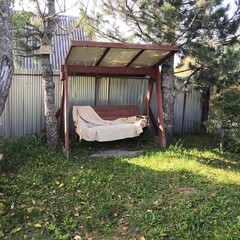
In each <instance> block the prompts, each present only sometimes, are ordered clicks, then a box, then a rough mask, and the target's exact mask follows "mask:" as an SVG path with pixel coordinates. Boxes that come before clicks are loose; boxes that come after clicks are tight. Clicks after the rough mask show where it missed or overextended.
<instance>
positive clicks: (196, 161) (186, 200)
mask: <svg viewBox="0 0 240 240" xmlns="http://www.w3.org/2000/svg"><path fill="white" fill-rule="evenodd" d="M71 148H72V151H71V152H72V155H71V158H70V159H69V160H66V159H65V158H64V157H63V156H62V153H61V149H60V147H59V150H58V151H57V152H56V153H52V152H50V151H49V150H48V149H47V147H46V146H45V144H44V139H42V138H41V137H36V136H28V137H24V138H20V139H17V140H8V139H1V140H0V152H2V153H4V165H3V169H2V173H1V195H0V214H1V216H0V219H1V222H0V236H2V238H3V239H16V240H18V239H41V240H43V239H48V240H49V239H89V240H90V239H92V240H95V239H97V240H101V239H104V240H108V239H109V240H111V239H113V240H115V239H124V240H125V239H126V240H129V239H133V240H134V239H147V240H149V239H153V240H157V239H162V240H163V239H174V240H175V239H193V240H196V239H201V240H202V239H209V240H212V239H223V240H226V239H240V174H239V166H240V157H239V156H237V155H234V154H231V153H228V152H226V153H222V152H220V151H219V150H218V149H217V144H216V141H214V138H212V136H207V135H192V136H190V135H189V136H179V137H176V138H175V139H174V143H173V145H171V146H170V147H169V148H168V149H167V150H166V151H163V150H161V149H159V148H158V147H157V146H156V145H155V144H154V143H152V142H151V141H150V140H149V139H148V138H146V137H141V138H138V139H129V140H124V141H117V142H112V143H108V144H106V143H87V142H81V143H78V142H74V141H72V142H71ZM116 148H119V149H128V150H129V149H130V150H133V149H145V150H146V151H145V153H144V154H143V155H141V156H138V157H124V158H91V157H90V154H91V153H93V152H96V151H99V150H106V149H116ZM0 238H1V237H0Z"/></svg>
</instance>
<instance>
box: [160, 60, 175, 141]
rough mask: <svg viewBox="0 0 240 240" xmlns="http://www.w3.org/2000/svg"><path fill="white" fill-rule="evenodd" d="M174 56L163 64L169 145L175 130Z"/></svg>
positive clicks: (163, 87) (164, 101) (167, 139)
mask: <svg viewBox="0 0 240 240" xmlns="http://www.w3.org/2000/svg"><path fill="white" fill-rule="evenodd" d="M173 61H174V58H173V57H172V58H170V59H169V60H168V61H167V62H166V63H165V64H163V66H162V74H163V78H162V95H163V112H164V124H165V134H166V141H167V145H169V144H170V143H171V142H172V137H173V131H174V65H173Z"/></svg>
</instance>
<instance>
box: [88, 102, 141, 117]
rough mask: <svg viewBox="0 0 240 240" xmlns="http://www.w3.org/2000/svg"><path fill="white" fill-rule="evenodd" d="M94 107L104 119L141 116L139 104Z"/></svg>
mask: <svg viewBox="0 0 240 240" xmlns="http://www.w3.org/2000/svg"><path fill="white" fill-rule="evenodd" d="M92 108H93V109H94V110H95V112H96V113H97V114H98V115H99V116H100V117H101V118H102V119H104V120H115V119H117V118H126V117H131V116H140V115H139V110H138V106H137V105H128V106H122V105H117V106H92Z"/></svg>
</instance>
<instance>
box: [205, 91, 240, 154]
mask: <svg viewBox="0 0 240 240" xmlns="http://www.w3.org/2000/svg"><path fill="white" fill-rule="evenodd" d="M212 108H213V109H214V111H213V112H212V113H211V115H210V116H209V120H208V122H207V126H208V128H209V130H210V131H214V132H218V133H219V135H220V136H219V138H220V140H221V142H222V144H223V145H224V148H225V149H228V150H231V151H234V152H240V89H239V88H238V87H235V88H231V89H228V90H225V91H223V92H221V93H219V94H217V95H216V96H215V97H214V98H213V100H212ZM217 125H218V126H219V127H218V128H217ZM221 138H222V139H221Z"/></svg>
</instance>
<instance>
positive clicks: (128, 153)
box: [90, 149, 145, 158]
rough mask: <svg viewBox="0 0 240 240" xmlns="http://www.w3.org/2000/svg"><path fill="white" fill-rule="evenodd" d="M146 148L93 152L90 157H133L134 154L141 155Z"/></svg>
mask: <svg viewBox="0 0 240 240" xmlns="http://www.w3.org/2000/svg"><path fill="white" fill-rule="evenodd" d="M144 152H145V151H144V150H137V151H126V150H119V149H116V150H106V151H101V152H98V153H94V154H91V155H90V157H93V158H97V157H99V158H106V157H133V156H139V155H141V154H143V153H144Z"/></svg>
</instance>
